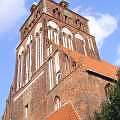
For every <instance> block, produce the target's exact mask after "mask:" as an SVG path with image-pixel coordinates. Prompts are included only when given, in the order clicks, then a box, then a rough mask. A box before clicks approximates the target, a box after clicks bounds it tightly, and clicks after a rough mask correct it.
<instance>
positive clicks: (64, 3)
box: [60, 0, 69, 8]
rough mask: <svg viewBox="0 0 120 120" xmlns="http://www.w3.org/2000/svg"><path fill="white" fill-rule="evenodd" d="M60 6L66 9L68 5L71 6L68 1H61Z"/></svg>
mask: <svg viewBox="0 0 120 120" xmlns="http://www.w3.org/2000/svg"><path fill="white" fill-rule="evenodd" d="M60 5H61V6H63V7H65V8H68V5H69V3H68V0H61V1H60Z"/></svg>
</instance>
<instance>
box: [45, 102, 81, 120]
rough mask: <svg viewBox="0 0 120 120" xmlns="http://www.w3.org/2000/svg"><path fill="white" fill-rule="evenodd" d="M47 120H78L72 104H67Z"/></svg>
mask: <svg viewBox="0 0 120 120" xmlns="http://www.w3.org/2000/svg"><path fill="white" fill-rule="evenodd" d="M47 120H80V119H79V117H78V115H77V113H76V111H75V109H74V108H73V106H72V104H70V103H68V104H66V105H65V106H64V107H62V108H61V109H60V110H58V111H56V112H54V113H53V114H51V115H50V116H49V117H47Z"/></svg>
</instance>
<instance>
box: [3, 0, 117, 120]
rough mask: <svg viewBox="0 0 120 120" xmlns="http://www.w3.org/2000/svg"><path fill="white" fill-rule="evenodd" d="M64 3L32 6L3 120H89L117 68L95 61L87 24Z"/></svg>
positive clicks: (49, 0)
mask: <svg viewBox="0 0 120 120" xmlns="http://www.w3.org/2000/svg"><path fill="white" fill-rule="evenodd" d="M68 6H69V4H68V2H66V1H65V0H62V1H61V2H60V3H56V2H54V1H52V0H41V1H40V2H39V3H34V4H33V5H32V7H31V9H30V11H31V14H30V16H29V18H28V19H27V20H26V21H25V23H24V24H23V26H22V27H21V29H20V33H21V38H20V44H19V46H18V47H17V49H16V68H15V77H14V80H13V83H12V85H11V88H10V93H9V96H8V99H7V101H6V109H5V112H4V115H3V120H89V119H90V118H93V116H94V112H95V111H97V110H99V107H100V105H101V103H102V101H104V100H105V98H106V91H107V90H106V89H107V88H108V87H109V85H110V83H113V82H114V81H115V80H116V79H117V77H116V71H117V67H116V66H113V65H111V64H109V63H107V62H105V61H103V60H101V59H100V57H99V53H98V49H97V46H96V42H95V37H94V36H92V35H91V34H90V32H89V27H88V20H87V19H86V18H84V17H82V16H80V15H78V14H77V13H75V12H73V11H71V10H70V9H69V8H68Z"/></svg>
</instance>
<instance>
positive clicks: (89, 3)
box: [0, 0, 120, 116]
mask: <svg viewBox="0 0 120 120" xmlns="http://www.w3.org/2000/svg"><path fill="white" fill-rule="evenodd" d="M35 1H36V0H1V1H0V116H1V115H2V113H3V110H4V107H5V101H6V98H7V95H8V92H9V88H10V85H11V82H12V80H13V77H14V70H15V56H16V51H15V50H16V46H17V45H18V43H19V28H20V26H21V25H22V24H23V22H24V21H25V19H26V17H27V16H28V15H29V8H30V6H31V5H32V3H33V2H35ZM38 1H39V0H38ZM55 1H56V2H58V1H59V0H55ZM69 3H70V8H71V9H72V10H74V11H76V12H78V13H79V14H81V15H84V16H86V17H87V18H89V19H90V22H89V25H90V26H92V27H91V28H92V29H90V31H91V33H92V34H93V35H95V37H96V42H97V44H98V47H99V51H100V56H101V58H102V59H105V60H107V61H109V62H110V63H112V64H117V65H120V40H119V39H120V31H119V28H120V14H119V10H120V1H118V0H116V1H115V0H75V1H74V2H73V0H69Z"/></svg>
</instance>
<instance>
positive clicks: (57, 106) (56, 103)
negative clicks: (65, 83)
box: [54, 96, 61, 111]
mask: <svg viewBox="0 0 120 120" xmlns="http://www.w3.org/2000/svg"><path fill="white" fill-rule="evenodd" d="M60 108H61V100H60V97H59V96H55V98H54V109H55V111H57V110H59V109H60Z"/></svg>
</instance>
